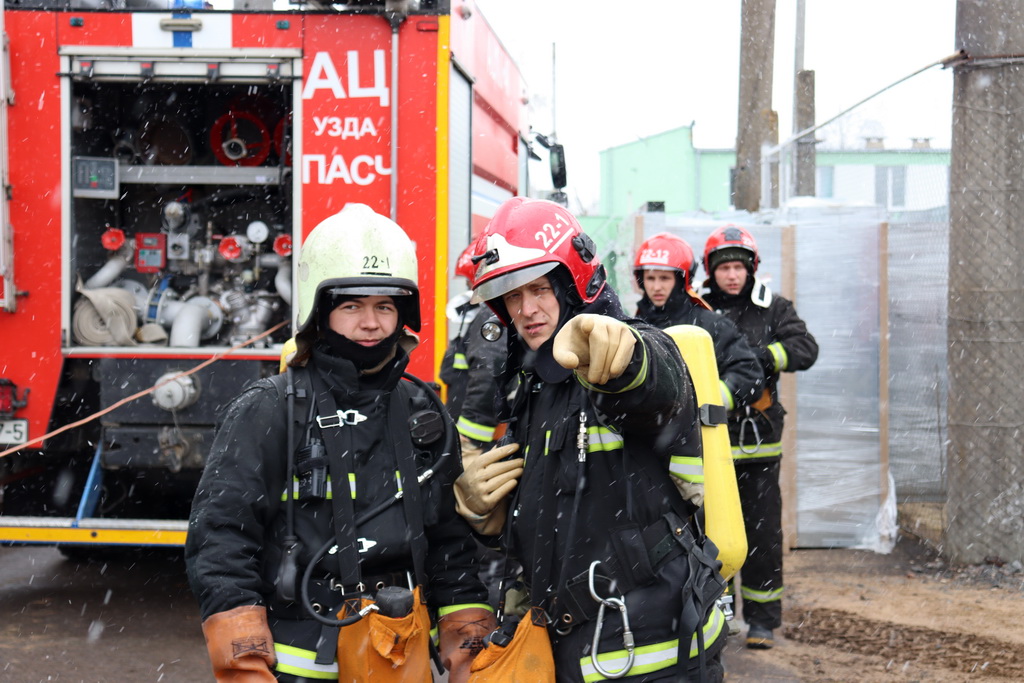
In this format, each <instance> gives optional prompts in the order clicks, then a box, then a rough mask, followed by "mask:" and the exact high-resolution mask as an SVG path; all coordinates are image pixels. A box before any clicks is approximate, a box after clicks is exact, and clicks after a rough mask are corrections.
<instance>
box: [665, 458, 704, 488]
mask: <svg viewBox="0 0 1024 683" xmlns="http://www.w3.org/2000/svg"><path fill="white" fill-rule="evenodd" d="M668 471H669V472H670V473H671V474H672V476H673V477H679V478H680V479H682V480H683V481H688V482H690V483H691V484H703V483H704V459H703V458H692V457H687V456H685V455H673V456H672V457H671V458H670V459H669V465H668Z"/></svg>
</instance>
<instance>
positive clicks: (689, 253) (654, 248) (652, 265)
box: [633, 232, 697, 290]
mask: <svg viewBox="0 0 1024 683" xmlns="http://www.w3.org/2000/svg"><path fill="white" fill-rule="evenodd" d="M645 270H674V271H676V272H678V273H682V274H683V289H684V290H685V289H689V288H690V282H692V281H693V273H694V271H696V270H697V262H696V261H695V260H694V258H693V249H691V248H690V245H689V244H687V242H686V240H684V239H683V238H682V237H679V236H677V235H673V234H672V233H669V232H660V233H658V234H657V235H655V236H653V237H648V238H647V239H646V240H644V243H643V244H641V245H640V248H639V249H638V250H637V252H636V259H635V260H634V261H633V274H634V275H635V276H636V282H637V284H638V285H640V289H643V287H644V274H643V271H645Z"/></svg>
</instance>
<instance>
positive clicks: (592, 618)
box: [456, 197, 725, 681]
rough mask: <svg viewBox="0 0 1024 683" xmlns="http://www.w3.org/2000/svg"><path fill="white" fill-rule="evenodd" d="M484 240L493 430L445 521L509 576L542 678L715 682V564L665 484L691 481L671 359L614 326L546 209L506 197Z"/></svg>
mask: <svg viewBox="0 0 1024 683" xmlns="http://www.w3.org/2000/svg"><path fill="white" fill-rule="evenodd" d="M484 238H485V239H484V242H483V243H482V244H480V246H479V248H478V253H477V254H476V256H475V259H476V261H477V264H478V270H477V273H476V280H475V283H474V292H475V294H476V296H477V297H478V298H480V299H481V300H483V301H485V302H486V303H487V305H488V306H490V307H491V309H492V310H494V312H495V313H496V314H497V316H498V318H499V319H500V320H501V321H502V322H503V323H504V324H505V325H506V326H507V333H506V335H505V336H506V338H507V348H508V362H507V366H506V370H505V372H504V373H503V375H502V376H501V378H500V379H499V382H500V387H501V389H500V396H502V397H507V400H506V401H505V404H504V406H503V412H502V413H501V414H500V415H499V417H500V418H503V419H507V420H508V424H509V427H508V432H507V433H506V434H505V435H504V436H503V437H502V439H500V440H499V441H498V444H499V446H498V447H496V448H494V449H492V450H490V451H488V452H486V453H483V454H482V455H479V456H476V457H474V458H472V459H470V460H469V461H466V460H464V463H463V465H464V468H465V472H464V474H463V475H462V476H461V477H460V478H459V479H458V480H457V482H456V499H457V500H458V510H459V512H460V513H461V514H462V515H463V516H464V517H465V518H466V519H467V520H468V521H469V522H470V524H471V525H473V526H474V529H475V530H476V531H477V532H478V533H480V534H482V535H484V536H486V537H490V538H492V539H493V540H494V541H495V542H500V544H501V546H502V548H503V549H504V550H505V551H506V552H507V553H509V554H510V557H511V558H514V559H515V560H517V561H518V562H519V563H520V564H521V565H522V568H523V575H522V582H523V584H524V585H525V587H526V591H527V592H528V599H529V604H530V605H532V606H533V607H535V608H542V609H543V610H544V612H545V613H546V614H547V617H548V619H549V624H550V625H549V629H548V633H549V634H550V638H551V644H552V649H553V652H554V660H555V669H556V675H557V679H558V680H559V681H584V680H596V679H597V678H600V677H621V678H622V680H626V681H640V680H645V681H646V680H655V679H658V680H661V679H666V680H667V679H669V678H671V679H672V680H677V679H682V678H684V677H685V678H687V679H688V680H697V679H700V680H709V681H715V680H721V678H722V669H721V663H720V653H721V649H722V647H723V645H724V642H725V632H724V627H725V623H724V616H723V614H722V613H721V611H720V610H719V609H718V608H717V606H716V605H715V601H716V599H717V597H718V596H719V595H720V593H721V589H722V587H723V583H724V582H723V581H722V578H721V575H720V574H719V573H718V568H719V567H720V563H719V561H718V560H717V559H716V556H717V550H716V549H714V547H713V544H712V543H710V542H707V543H705V542H704V540H705V539H704V538H703V536H702V534H701V533H700V531H699V530H695V528H694V526H693V524H692V516H693V514H694V513H695V512H696V511H697V510H698V506H697V505H696V504H694V503H693V502H692V500H687V499H684V498H683V497H682V496H680V494H679V491H678V490H677V488H676V486H675V485H674V484H673V482H672V477H673V474H672V473H671V472H676V471H678V472H679V476H682V477H687V478H689V479H690V480H691V481H694V482H698V483H699V481H702V469H701V457H700V433H699V421H698V419H697V418H698V411H697V405H696V399H695V393H694V389H693V385H692V383H691V381H690V379H689V375H688V374H687V371H686V367H685V364H684V363H683V361H682V358H681V356H680V355H679V350H678V348H677V347H676V345H675V343H674V342H673V341H672V339H671V338H670V337H668V336H667V335H666V334H664V333H663V332H662V331H661V330H659V329H657V328H656V327H653V326H651V325H648V324H646V323H643V322H641V321H629V322H627V320H628V318H627V316H626V315H625V314H624V313H623V311H622V309H621V306H620V304H619V299H618V296H617V295H616V293H615V292H614V290H613V289H612V288H611V286H610V285H609V284H608V283H607V281H606V278H605V271H604V267H603V266H602V265H601V262H600V259H599V258H598V255H597V248H596V246H595V244H594V242H593V241H592V240H591V239H590V237H589V236H587V235H586V233H584V232H583V230H582V229H581V227H580V225H579V223H578V222H577V221H576V219H575V218H574V217H573V216H572V215H571V214H570V213H569V212H568V211H567V210H566V209H564V208H563V207H561V206H559V205H557V204H555V203H552V202H549V201H543V200H532V199H525V198H521V197H517V198H513V199H511V200H508V201H507V202H505V203H504V204H503V205H502V206H501V207H500V208H499V209H498V211H497V213H496V214H495V216H494V218H493V219H492V220H491V222H490V224H489V225H488V227H487V229H486V231H485V233H484ZM676 466H678V468H677V467H676ZM670 470H671V471H670ZM611 598H614V600H612V599H611ZM610 605H611V606H613V609H607V608H608V606H610Z"/></svg>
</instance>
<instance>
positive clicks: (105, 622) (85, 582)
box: [0, 547, 798, 683]
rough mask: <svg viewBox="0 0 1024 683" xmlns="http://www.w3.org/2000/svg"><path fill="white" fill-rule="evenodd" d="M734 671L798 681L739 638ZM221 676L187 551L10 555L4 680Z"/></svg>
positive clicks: (0, 560) (1, 626) (732, 649)
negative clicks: (82, 556) (79, 557)
mask: <svg viewBox="0 0 1024 683" xmlns="http://www.w3.org/2000/svg"><path fill="white" fill-rule="evenodd" d="M783 646H784V645H783ZM726 668H727V671H728V674H727V677H726V680H727V681H728V682H729V683H740V682H748V681H749V682H751V683H753V682H755V681H773V682H787V681H796V680H798V679H796V678H794V677H792V675H791V674H787V673H786V672H782V671H774V670H771V669H766V668H765V666H764V664H763V663H762V662H759V661H758V658H757V653H756V652H753V651H748V650H745V649H744V648H743V641H742V638H739V637H738V638H734V639H732V640H731V641H730V643H729V645H728V646H727V649H726ZM212 679H213V677H212V675H211V673H210V669H209V662H208V660H207V657H206V649H205V646H204V643H203V635H202V631H201V630H200V628H199V613H198V610H197V608H196V604H195V600H194V599H193V597H192V594H191V592H190V591H189V589H188V585H187V583H186V581H185V576H184V562H183V561H182V559H181V553H180V551H147V552H141V551H140V552H134V553H131V554H129V555H127V556H118V557H114V558H109V559H108V560H107V561H105V562H104V561H99V562H97V561H92V562H77V561H73V560H68V559H65V558H64V556H62V555H61V554H60V552H58V551H57V550H56V549H54V548H36V547H14V548H0V683H7V682H11V683H36V682H37V681H39V682H45V683H52V682H55V681H56V682H58V683H61V682H64V681H68V682H74V683H79V682H83V683H93V682H96V683H110V682H112V681H132V682H133V683H134V682H137V683H148V682H150V681H159V682H161V683H179V682H180V683H195V682H196V681H211V680H212Z"/></svg>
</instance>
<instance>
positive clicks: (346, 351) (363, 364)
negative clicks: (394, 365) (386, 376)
mask: <svg viewBox="0 0 1024 683" xmlns="http://www.w3.org/2000/svg"><path fill="white" fill-rule="evenodd" d="M323 335H324V341H325V342H326V343H327V346H328V348H329V349H330V350H331V355H333V356H337V357H338V358H344V359H345V360H347V361H350V362H351V363H352V364H353V365H355V366H356V369H357V370H370V369H371V368H376V367H377V366H379V365H380V364H381V363H383V362H384V361H385V360H387V358H388V356H390V355H391V354H393V353H394V350H395V345H396V344H398V339H399V337H401V336H402V326H401V325H396V326H395V331H394V332H392V333H391V335H390V336H388V337H385V338H384V339H381V340H380V341H379V342H378V343H376V344H374V345H373V346H363V345H362V344H357V343H356V342H354V341H352V340H351V339H349V338H348V337H345V336H343V335H340V334H338V333H337V332H335V331H334V330H332V329H331V328H327V329H325V330H324V332H323Z"/></svg>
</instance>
